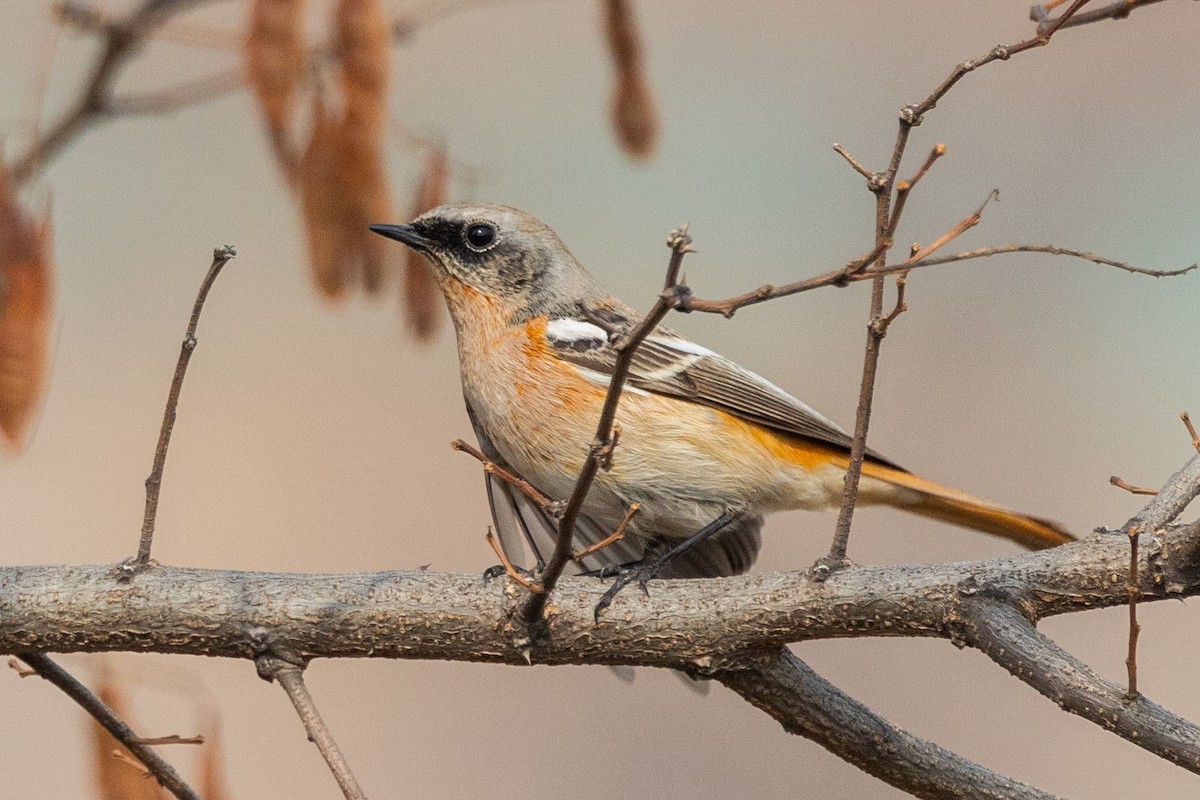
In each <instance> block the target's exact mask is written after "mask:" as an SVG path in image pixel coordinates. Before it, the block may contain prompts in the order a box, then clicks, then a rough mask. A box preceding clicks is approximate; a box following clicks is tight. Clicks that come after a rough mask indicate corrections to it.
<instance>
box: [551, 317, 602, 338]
mask: <svg viewBox="0 0 1200 800" xmlns="http://www.w3.org/2000/svg"><path fill="white" fill-rule="evenodd" d="M546 338H547V339H550V340H551V341H552V342H561V343H563V344H568V343H570V342H583V341H592V340H598V341H601V342H607V341H608V333H607V332H606V331H605V330H604V328H601V327H600V326H599V325H593V324H592V323H590V322H584V321H583V320H581V319H570V318H569V317H562V318H560V319H552V320H550V321H549V322H548V323H546Z"/></svg>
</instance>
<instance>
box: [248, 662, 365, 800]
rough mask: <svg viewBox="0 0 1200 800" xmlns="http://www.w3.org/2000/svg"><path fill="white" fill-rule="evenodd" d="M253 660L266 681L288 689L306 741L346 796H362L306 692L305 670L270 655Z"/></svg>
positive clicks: (357, 799)
mask: <svg viewBox="0 0 1200 800" xmlns="http://www.w3.org/2000/svg"><path fill="white" fill-rule="evenodd" d="M255 663H256V665H257V666H258V674H259V675H260V676H262V677H263V678H264V679H265V680H268V681H270V680H277V681H279V685H280V686H282V687H283V690H284V691H285V692H287V696H288V699H289V700H291V701H292V705H293V706H295V708H296V713H297V714H299V715H300V721H301V722H302V723H304V729H305V730H306V731H308V738H309V741H311V742H312V743H313V744H315V745H316V746H317V749H318V750H320V751H321V756H322V757H323V758H324V759H325V763H326V764H328V765H329V771H330V772H332V773H333V777H334V779H335V780H336V781H337V784H338V787H339V788H340V789H341V790H342V794H343V795H345V797H346V800H365V798H366V795H365V794H364V793H363V790H362V789H361V788H360V787H359V785H358V781H357V780H356V779H355V778H354V773H353V772H351V771H350V765H349V764H348V763H347V762H346V759H345V757H344V756H343V755H342V751H341V750H340V749H339V748H338V745H337V742H336V741H335V740H334V738H333V735H332V734H331V733H330V732H329V728H328V726H326V725H325V720H323V719H322V718H321V714H320V712H318V711H317V706H316V704H315V703H314V702H313V699H312V695H310V694H309V693H308V687H306V686H305V685H304V670H303V669H302V668H301V667H298V666H297V665H295V664H293V663H291V662H289V661H285V660H284V659H281V658H278V657H276V656H271V655H264V656H259V657H258V659H256V662H255Z"/></svg>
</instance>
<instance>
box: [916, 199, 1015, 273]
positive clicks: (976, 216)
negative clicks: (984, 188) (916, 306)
mask: <svg viewBox="0 0 1200 800" xmlns="http://www.w3.org/2000/svg"><path fill="white" fill-rule="evenodd" d="M999 196H1000V190H999V189H992V190H991V191H990V192H988V196H987V197H985V198H984V200H983V202H982V203H981V204H980V205H979V208H977V209H975V211H973V212H972V213H970V214H968V215H967V216H965V217H963V218H962V219H961V220H959V222H958V224H957V225H955V226H954V227H953V228H951V229H950V230H948V231H946V232H945V233H943V234H942V235H941V236H939V237H938V238H937V239H934V240H933V242H932V243H931V244H927V245H925V246H924V247H922V248H920V249H919V250H917V252H915V253H913V254H912V255H910V256H909V257H908V261H910V262H911V263H913V264H915V263H917V262H918V261H922V260H924V259H926V258H928V257H929V256H931V255H933V254H934V253H935V252H937V251H938V250H941V249H942V248H943V247H945V246H946V245H948V244H950V242H952V241H954V240H955V239H957V238H958V237H959V236H962V235H963V234H964V233H966V232H967V231H969V230H971V228H974V227H975V226H976V225H978V224H979V220H981V219H983V210H984V209H985V208H987V206H988V203H990V202H992V201H993V200H995V199H996V198H997V197H999Z"/></svg>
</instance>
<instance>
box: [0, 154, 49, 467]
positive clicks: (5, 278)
mask: <svg viewBox="0 0 1200 800" xmlns="http://www.w3.org/2000/svg"><path fill="white" fill-rule="evenodd" d="M53 276H54V269H53V266H52V264H51V258H50V222H49V214H48V213H47V217H46V219H45V220H43V221H42V222H41V223H40V224H38V223H35V222H33V221H32V220H30V219H28V218H27V217H26V216H25V214H24V212H23V211H22V209H21V207H20V206H19V205H18V203H17V198H16V196H15V187H13V186H12V185H11V184H10V182H9V180H8V172H7V170H6V168H5V167H4V166H3V165H2V164H0V435H2V436H3V438H4V439H5V440H7V442H8V444H9V445H11V446H13V447H16V446H18V445H19V444H20V442H21V437H22V436H23V435H24V434H25V432H26V431H27V430H28V428H29V425H30V424H31V423H32V421H33V418H34V412H35V411H36V410H37V406H38V403H39V401H40V400H41V397H42V392H43V389H44V386H45V380H46V370H47V362H48V353H49V341H50V299H51V298H50V295H51V291H52V286H53V282H54V277H53Z"/></svg>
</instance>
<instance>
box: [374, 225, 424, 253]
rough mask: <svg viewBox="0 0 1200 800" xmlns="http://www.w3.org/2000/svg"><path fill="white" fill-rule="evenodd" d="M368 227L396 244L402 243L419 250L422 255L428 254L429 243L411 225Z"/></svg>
mask: <svg viewBox="0 0 1200 800" xmlns="http://www.w3.org/2000/svg"><path fill="white" fill-rule="evenodd" d="M369 227H370V229H371V230H372V231H374V232H375V233H378V234H379V235H380V236H386V237H388V238H389V239H395V240H396V241H397V242H403V243H404V244H406V245H408V246H409V247H412V248H414V249H416V250H420V251H421V252H423V253H427V252H429V249H430V244H431V242H430V241H429V239H428V238H426V237H425V236H423V235H422V234H421V233H420V231H418V230H417V229H416V228H414V227H413V226H412V225H371V226H369Z"/></svg>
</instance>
